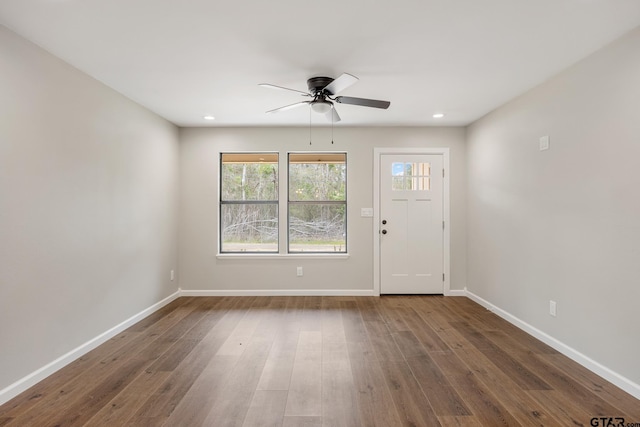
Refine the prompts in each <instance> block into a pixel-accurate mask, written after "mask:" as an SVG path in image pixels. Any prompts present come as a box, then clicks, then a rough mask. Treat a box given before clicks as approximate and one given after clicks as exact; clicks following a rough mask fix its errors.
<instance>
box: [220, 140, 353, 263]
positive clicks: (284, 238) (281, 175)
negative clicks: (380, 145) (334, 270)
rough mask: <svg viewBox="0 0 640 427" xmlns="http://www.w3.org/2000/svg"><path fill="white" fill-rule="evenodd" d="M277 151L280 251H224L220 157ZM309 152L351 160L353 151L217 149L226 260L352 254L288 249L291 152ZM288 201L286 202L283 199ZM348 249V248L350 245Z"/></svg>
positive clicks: (321, 256) (342, 257)
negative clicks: (339, 155) (341, 155)
mask: <svg viewBox="0 0 640 427" xmlns="http://www.w3.org/2000/svg"><path fill="white" fill-rule="evenodd" d="M258 152H260V153H273V154H277V155H278V252H277V253H276V252H268V253H260V252H244V253H243V252H220V245H221V240H220V229H221V221H222V218H220V189H221V188H222V173H221V172H222V171H221V170H220V166H221V164H220V159H221V156H222V154H228V153H237V154H252V153H258ZM306 153H318V154H344V155H345V156H346V158H347V162H349V152H348V151H346V150H306V151H288V150H285V151H273V150H264V151H260V150H248V151H247V150H244V151H238V150H222V151H218V152H217V159H218V163H217V164H218V166H217V168H218V173H217V175H218V176H217V181H218V182H217V184H218V185H217V187H216V191H217V192H218V196H217V202H216V203H217V204H218V214H217V215H218V221H217V228H216V237H217V243H216V247H217V252H216V259H220V260H224V259H236V260H237V259H246V260H251V259H253V260H258V259H261V260H268V259H336V260H338V259H347V258H349V257H350V254H349V252H339V253H331V252H309V253H304V252H294V253H289V252H287V250H288V248H289V241H288V239H289V230H288V223H289V217H288V215H289V193H288V192H289V165H288V162H289V154H306ZM283 182H284V183H286V185H282V183H283ZM348 187H349V165H348V164H347V200H346V205H347V248H349V215H348V210H349V188H348ZM283 201H284V202H283ZM283 205H284V206H285V209H282V206H283ZM282 224H285V226H282ZM347 250H348V249H347Z"/></svg>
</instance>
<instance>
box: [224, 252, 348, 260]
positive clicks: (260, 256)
mask: <svg viewBox="0 0 640 427" xmlns="http://www.w3.org/2000/svg"><path fill="white" fill-rule="evenodd" d="M216 258H217V259H348V258H349V254H348V253H337V254H333V253H328V252H327V253H300V254H259V253H234V254H217V255H216Z"/></svg>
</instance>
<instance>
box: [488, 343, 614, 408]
mask: <svg viewBox="0 0 640 427" xmlns="http://www.w3.org/2000/svg"><path fill="white" fill-rule="evenodd" d="M491 338H492V339H493V340H496V341H498V342H504V343H506V342H508V343H509V344H508V345H509V346H510V348H511V356H512V357H513V358H514V360H517V361H518V362H519V363H521V364H522V365H523V366H525V367H526V368H528V369H530V370H532V371H535V372H537V373H538V375H539V376H540V378H541V379H542V380H543V381H546V383H548V384H549V385H550V387H551V388H552V389H553V390H556V391H559V392H561V393H562V394H563V395H565V396H571V397H570V398H569V397H567V399H571V400H575V402H576V403H577V405H578V406H580V407H582V408H583V409H584V410H585V411H587V412H589V413H591V414H592V416H611V414H615V413H616V411H618V408H616V407H614V406H613V405H611V404H609V403H607V402H606V401H605V400H603V399H601V398H600V397H599V396H597V395H596V394H595V393H593V392H591V391H590V390H588V389H587V388H586V387H584V386H583V385H581V384H580V383H579V382H578V381H576V380H574V379H573V378H572V377H571V376H570V375H569V374H567V373H566V372H565V371H563V370H561V369H558V368H556V367H555V366H554V365H552V364H551V363H549V362H547V361H545V360H544V359H543V358H542V357H540V355H538V354H536V353H532V352H530V351H529V350H528V349H527V348H526V347H522V346H520V345H519V344H518V343H517V342H515V341H513V340H511V339H510V338H509V337H508V336H506V335H505V334H493V335H491Z"/></svg>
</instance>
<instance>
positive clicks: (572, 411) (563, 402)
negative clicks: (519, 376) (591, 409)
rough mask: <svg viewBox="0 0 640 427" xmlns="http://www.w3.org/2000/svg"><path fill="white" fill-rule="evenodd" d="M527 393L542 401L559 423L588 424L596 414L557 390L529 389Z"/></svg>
mask: <svg viewBox="0 0 640 427" xmlns="http://www.w3.org/2000/svg"><path fill="white" fill-rule="evenodd" d="M527 394H529V395H531V396H532V397H533V398H534V399H535V400H536V401H538V402H540V404H541V405H542V406H543V407H544V408H545V410H546V411H547V412H549V413H551V414H553V417H554V418H555V419H557V420H559V422H558V424H559V425H566V426H588V425H589V420H591V417H593V416H594V415H593V414H589V413H588V412H586V411H585V410H584V409H582V408H580V407H579V406H578V405H576V404H575V402H574V401H571V399H567V398H566V397H565V396H563V395H562V394H561V393H558V392H557V391H555V390H529V391H528V392H527Z"/></svg>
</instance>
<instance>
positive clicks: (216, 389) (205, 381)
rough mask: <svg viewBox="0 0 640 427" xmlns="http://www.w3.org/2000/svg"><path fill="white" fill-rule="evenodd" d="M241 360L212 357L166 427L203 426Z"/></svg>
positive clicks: (168, 420)
mask: <svg viewBox="0 0 640 427" xmlns="http://www.w3.org/2000/svg"><path fill="white" fill-rule="evenodd" d="M239 359H240V357H239V356H214V357H212V358H211V361H210V362H209V364H208V365H207V367H206V368H205V369H204V370H203V371H202V374H201V375H200V376H199V377H198V379H197V380H196V381H195V382H194V383H193V385H192V386H191V388H190V389H189V391H187V393H186V394H185V396H184V397H183V399H182V400H181V401H180V403H179V404H178V406H176V408H175V410H174V411H173V412H172V413H171V415H170V416H169V418H168V419H167V420H166V422H165V424H164V426H166V427H183V426H199V425H203V423H204V420H205V419H206V418H207V416H208V415H209V412H210V411H211V408H212V406H213V404H214V402H215V401H216V399H218V398H219V397H220V395H222V394H224V393H225V390H224V385H225V384H226V382H227V381H228V379H229V377H230V376H231V373H232V372H233V369H234V367H235V366H236V365H237V363H238V360H239Z"/></svg>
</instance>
